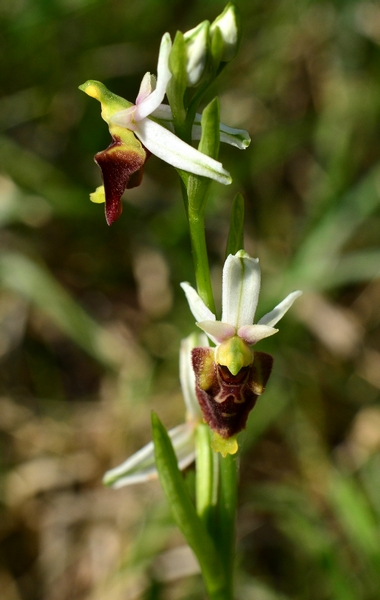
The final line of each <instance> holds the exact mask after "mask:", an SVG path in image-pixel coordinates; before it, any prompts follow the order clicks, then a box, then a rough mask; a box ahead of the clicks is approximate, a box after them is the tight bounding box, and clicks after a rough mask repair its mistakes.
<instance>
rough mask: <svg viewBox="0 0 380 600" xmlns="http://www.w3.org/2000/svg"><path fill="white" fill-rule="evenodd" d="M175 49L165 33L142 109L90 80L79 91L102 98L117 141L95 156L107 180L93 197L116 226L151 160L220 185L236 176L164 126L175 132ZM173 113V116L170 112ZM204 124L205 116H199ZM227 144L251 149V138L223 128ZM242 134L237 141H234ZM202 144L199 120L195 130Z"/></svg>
mask: <svg viewBox="0 0 380 600" xmlns="http://www.w3.org/2000/svg"><path fill="white" fill-rule="evenodd" d="M171 47H172V43H171V39H170V35H169V34H168V33H165V35H164V36H163V37H162V40H161V46H160V52H159V57H158V65H157V81H156V79H155V77H154V76H153V75H151V74H150V73H146V74H145V75H144V77H143V79H142V82H141V85H140V91H139V93H138V96H137V98H136V103H135V104H132V103H131V102H128V101H127V100H125V99H124V98H121V97H120V96H117V95H116V94H113V93H112V92H110V91H109V90H108V89H107V88H106V87H105V86H104V85H103V84H102V83H100V82H98V81H93V80H89V81H87V82H86V83H84V84H83V85H81V86H79V87H80V89H81V90H82V91H84V92H85V93H86V94H88V95H89V96H91V97H93V98H96V99H97V100H98V101H99V102H100V103H101V107H102V118H103V119H104V120H105V121H106V123H107V124H108V127H109V131H110V134H111V136H112V138H113V141H112V143H111V145H110V146H109V147H108V148H107V149H106V150H103V151H102V152H98V153H97V154H96V155H95V162H96V163H97V164H98V165H99V167H100V168H101V170H102V174H103V182H104V187H102V186H101V187H99V188H98V189H97V190H96V192H95V193H94V194H92V195H91V199H92V201H93V202H104V201H105V203H106V205H105V212H106V220H107V223H108V224H109V225H111V224H112V223H113V222H114V221H115V220H116V219H118V217H119V216H120V214H121V211H122V205H121V201H120V200H121V196H122V194H123V192H124V190H125V189H127V188H132V187H135V186H138V185H140V183H141V180H142V175H143V168H144V165H145V162H146V160H147V158H148V157H149V156H150V154H155V155H156V156H158V157H159V158H161V159H162V160H164V161H166V162H167V163H169V164H171V165H173V166H174V167H175V168H177V169H181V170H183V171H188V172H189V173H193V174H195V175H201V176H203V177H208V178H210V179H214V180H216V181H218V182H219V183H222V184H224V185H227V184H229V183H231V181H232V179H231V176H230V174H229V173H228V172H227V171H226V170H225V169H224V168H223V165H222V164H221V163H220V162H218V161H216V160H214V159H213V158H211V157H209V156H207V155H205V154H203V153H202V152H199V151H198V150H196V149H195V148H193V147H192V146H190V145H189V144H186V143H185V142H184V141H182V140H181V139H180V138H178V137H177V136H176V135H175V134H174V133H173V132H172V131H169V130H168V129H167V128H166V127H165V126H163V125H161V124H160V123H159V122H157V120H158V121H159V120H160V118H161V117H160V115H165V118H164V119H163V122H164V125H168V126H169V128H170V122H171V121H172V116H171V111H170V108H169V107H168V106H167V105H165V104H162V101H163V99H164V96H165V92H166V87H167V85H168V82H169V80H170V78H171V72H170V70H169V55H170V51H171ZM167 108H169V110H167ZM197 118H198V119H199V115H198V116H197ZM222 129H224V130H225V131H223V133H222V137H221V139H222V141H227V142H228V143H234V145H235V146H238V147H242V148H243V147H246V146H247V145H248V144H249V141H250V140H249V135H248V134H247V133H246V132H242V130H233V129H230V128H226V127H225V126H222ZM235 131H236V136H237V138H238V140H237V141H234V135H235V133H234V132H235ZM195 132H196V138H197V137H198V139H199V120H198V122H197V123H196V125H195Z"/></svg>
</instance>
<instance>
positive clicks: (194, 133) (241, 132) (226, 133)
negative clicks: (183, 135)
mask: <svg viewBox="0 0 380 600" xmlns="http://www.w3.org/2000/svg"><path fill="white" fill-rule="evenodd" d="M201 119H202V115H200V114H199V113H197V114H196V115H195V119H194V125H193V128H192V130H191V137H192V139H193V140H200V139H201V135H202V127H201ZM219 132H220V141H221V142H224V143H225V144H230V145H231V146H235V147H236V148H239V150H245V149H246V148H248V146H249V144H250V143H251V137H250V135H249V133H248V131H245V129H235V128H234V127H228V125H224V123H219Z"/></svg>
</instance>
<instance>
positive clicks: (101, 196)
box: [90, 185, 106, 204]
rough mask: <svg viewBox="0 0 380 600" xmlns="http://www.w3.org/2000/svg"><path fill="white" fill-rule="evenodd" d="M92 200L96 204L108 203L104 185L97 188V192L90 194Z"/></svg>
mask: <svg viewBox="0 0 380 600" xmlns="http://www.w3.org/2000/svg"><path fill="white" fill-rule="evenodd" d="M90 200H91V202H94V203H95V204H103V202H105V201H106V193H105V191H104V185H100V186H99V187H97V188H96V190H95V192H92V194H90Z"/></svg>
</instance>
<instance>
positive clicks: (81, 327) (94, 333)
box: [0, 252, 122, 369]
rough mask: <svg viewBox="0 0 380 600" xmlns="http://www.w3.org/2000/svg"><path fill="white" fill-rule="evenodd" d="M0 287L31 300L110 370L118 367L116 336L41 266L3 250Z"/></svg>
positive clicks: (66, 333)
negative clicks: (102, 325) (93, 317)
mask: <svg viewBox="0 0 380 600" xmlns="http://www.w3.org/2000/svg"><path fill="white" fill-rule="evenodd" d="M0 287H4V288H7V289H10V290H13V291H14V292H16V293H18V294H20V296H23V297H24V298H26V299H27V300H28V301H29V302H32V303H33V304H34V305H35V306H37V307H38V308H39V309H40V310H41V311H42V312H43V313H44V314H46V315H47V316H48V317H49V318H50V319H51V320H52V321H53V322H54V323H55V324H56V325H57V326H58V327H59V328H60V329H61V331H63V332H64V333H65V335H67V336H68V337H69V338H71V339H72V340H73V341H74V342H75V343H76V344H78V346H80V347H81V348H82V349H83V350H85V351H86V352H88V354H90V356H92V357H93V358H95V359H96V360H97V361H99V362H100V363H101V364H103V365H104V366H106V367H109V368H113V369H117V368H118V367H119V365H120V362H121V352H122V348H120V345H119V344H118V341H117V339H115V338H114V336H113V335H112V334H111V333H110V332H108V331H107V330H106V329H104V328H103V327H101V326H100V325H99V324H98V323H96V321H94V320H93V319H92V318H91V317H90V316H89V315H88V314H87V313H86V312H85V311H84V310H83V308H82V307H81V306H80V305H79V304H77V303H76V302H75V300H73V298H71V297H70V296H69V294H68V293H67V291H66V290H65V289H64V288H63V287H62V286H61V285H60V284H59V283H58V282H57V281H56V280H55V279H54V277H53V276H52V275H51V273H50V272H49V271H48V270H47V269H46V268H45V267H44V266H43V265H40V264H38V263H37V262H34V261H33V260H31V259H30V258H27V257H26V256H23V255H21V254H18V253H16V252H9V253H3V255H2V256H1V258H0ZM118 348H120V352H119V349H118Z"/></svg>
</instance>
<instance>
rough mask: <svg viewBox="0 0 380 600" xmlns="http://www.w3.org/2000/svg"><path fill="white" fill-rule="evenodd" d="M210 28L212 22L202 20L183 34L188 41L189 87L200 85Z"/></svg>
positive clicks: (187, 65) (187, 66) (187, 70)
mask: <svg viewBox="0 0 380 600" xmlns="http://www.w3.org/2000/svg"><path fill="white" fill-rule="evenodd" d="M209 29H210V23H209V22H208V21H202V23H200V24H199V25H197V27H194V29H190V31H187V32H186V33H184V35H183V37H184V39H185V42H186V54H187V61H186V72H187V82H188V85H189V87H194V86H196V85H198V83H199V82H200V80H201V79H202V76H203V73H204V70H205V67H206V60H207V50H208V35H209Z"/></svg>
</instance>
